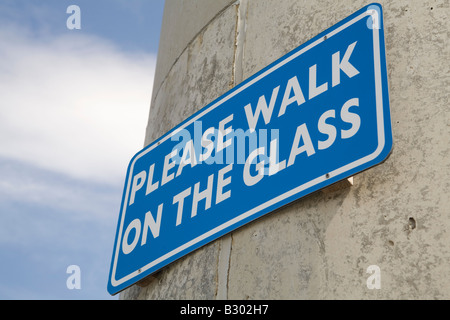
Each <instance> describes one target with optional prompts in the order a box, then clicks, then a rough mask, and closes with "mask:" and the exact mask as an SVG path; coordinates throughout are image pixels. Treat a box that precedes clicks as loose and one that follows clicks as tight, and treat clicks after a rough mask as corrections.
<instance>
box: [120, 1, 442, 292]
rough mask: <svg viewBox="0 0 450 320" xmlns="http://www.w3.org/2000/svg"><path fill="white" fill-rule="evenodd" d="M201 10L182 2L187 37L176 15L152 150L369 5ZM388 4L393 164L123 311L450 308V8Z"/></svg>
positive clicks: (197, 255) (269, 221)
mask: <svg viewBox="0 0 450 320" xmlns="http://www.w3.org/2000/svg"><path fill="white" fill-rule="evenodd" d="M169 2H172V1H168V3H169ZM194 3H197V5H198V3H199V2H198V1H187V0H185V1H183V6H184V8H185V9H186V11H185V12H187V13H189V12H190V14H192V15H197V16H195V18H194V19H187V18H185V20H183V22H182V23H180V22H179V21H173V20H172V21H171V17H173V16H176V14H174V13H173V11H174V10H177V9H176V8H175V7H176V6H174V5H173V3H172V4H171V5H166V10H165V18H164V23H163V30H162V35H165V34H171V35H172V36H171V37H164V36H162V37H161V46H160V52H159V56H158V65H159V64H160V61H163V64H164V65H165V66H164V69H160V70H165V73H164V72H162V71H161V73H160V74H159V79H160V80H159V81H160V82H159V83H157V82H155V89H154V92H153V99H152V106H151V111H150V117H149V125H148V130H147V135H146V144H148V143H150V142H151V141H153V140H154V139H156V138H158V137H159V136H161V135H162V134H164V133H165V132H167V131H168V130H170V129H171V128H172V127H174V126H175V125H177V124H178V123H179V122H181V121H182V120H184V119H185V118H187V117H188V116H189V115H191V114H192V113H193V112H195V111H197V110H198V109H200V108H202V107H203V106H205V105H206V104H207V103H208V102H210V101H212V100H213V99H215V98H217V97H218V96H220V95H221V94H223V93H224V92H226V91H227V90H228V89H229V88H231V87H232V86H233V85H236V84H237V83H239V82H240V81H242V80H243V79H245V78H247V77H249V76H250V75H252V74H254V73H255V72H257V71H258V70H260V69H261V68H263V67H265V66H266V65H268V64H269V63H271V62H272V61H274V60H275V59H277V58H279V57H280V56H282V55H283V54H285V53H287V52H289V51H290V50H292V49H293V48H295V47H297V46H298V45H300V44H301V43H303V42H305V41H307V40H308V39H310V38H312V37H313V36H315V35H316V34H318V33H319V32H321V31H323V30H324V29H326V28H328V27H330V26H332V25H333V24H335V23H336V22H338V21H340V20H341V19H343V18H345V17H346V16H348V15H349V14H351V13H352V12H354V11H356V10H357V9H359V8H361V7H363V6H364V5H366V4H368V3H370V2H367V1H315V2H313V1H306V0H305V1H299V0H283V1H271V0H241V1H236V2H230V1H220V4H218V3H215V2H214V1H208V2H207V1H202V3H203V5H202V7H201V9H200V8H199V7H196V4H194ZM212 3H214V4H212ZM381 4H382V5H383V9H384V22H385V37H386V51H387V53H386V55H387V61H388V77H389V90H390V102H391V116H392V126H393V134H394V150H393V152H392V154H391V156H390V158H389V159H388V160H387V161H386V162H385V163H383V164H381V165H380V166H378V167H375V168H372V169H370V170H368V171H366V172H363V173H361V174H358V175H356V176H355V180H354V186H352V187H350V188H347V189H344V190H338V191H334V192H328V193H325V192H317V193H315V194H313V195H310V196H308V197H306V198H304V199H301V200H298V201H296V202H294V203H293V204H291V205H289V206H287V207H284V208H282V209H280V210H277V211H276V212H273V213H271V214H268V215H266V216H264V217H263V218H261V219H259V220H257V221H256V222H253V223H251V224H249V225H247V226H245V227H243V228H241V229H239V230H237V231H235V232H233V233H231V235H228V236H225V237H223V238H222V239H219V240H217V241H215V242H213V243H211V244H209V245H207V246H205V247H203V248H201V249H199V250H197V251H195V252H194V253H192V254H190V255H188V256H186V257H185V258H182V259H180V260H178V261H177V262H175V263H173V264H172V265H170V266H168V267H167V268H165V269H164V270H163V271H162V272H161V273H159V274H158V276H157V277H158V278H157V279H156V280H154V281H152V282H151V283H150V284H149V285H148V286H146V287H143V288H141V287H138V286H133V287H131V288H130V289H128V290H126V291H124V292H123V293H122V294H121V298H122V299H184V298H192V299H197V298H201V299H215V298H220V299H223V298H228V299H450V277H449V276H448V275H449V274H450V231H449V229H450V200H449V198H450V197H449V193H450V183H449V181H450V175H449V172H450V160H449V159H450V155H449V145H450V139H449V136H450V116H449V111H450V105H449V91H450V83H449V80H450V70H449V65H450V46H449V39H448V35H449V30H450V23H449V21H448V12H449V9H450V8H449V2H448V1H446V0H439V1H417V0H414V1H408V0H399V1H393V0H391V1H381ZM199 16H201V17H202V19H200V18H199ZM192 20H196V21H195V22H192ZM198 21H201V22H202V23H203V24H204V25H203V26H201V23H200V24H199V23H198ZM181 29H183V30H181ZM188 29H190V30H197V31H190V33H189V32H186V30H188ZM188 34H189V35H191V36H192V39H189V36H187V35H188ZM181 38H183V39H182V40H179V39H181ZM172 41H174V43H171V42H172ZM183 46H184V47H183ZM175 47H176V48H177V51H176V52H179V53H178V55H177V54H173V53H172V54H171V53H169V51H170V50H172V49H171V48H175ZM161 48H162V49H161ZM369 265H378V266H379V267H380V270H381V289H379V290H377V289H373V290H369V289H368V288H367V286H366V280H367V278H368V277H369V274H367V273H366V269H367V267H368V266H369Z"/></svg>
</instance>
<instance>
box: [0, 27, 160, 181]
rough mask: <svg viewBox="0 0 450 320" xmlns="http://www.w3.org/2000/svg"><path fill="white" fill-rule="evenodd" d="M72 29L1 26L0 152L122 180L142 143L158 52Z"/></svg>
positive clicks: (81, 175) (85, 175)
mask: <svg viewBox="0 0 450 320" xmlns="http://www.w3.org/2000/svg"><path fill="white" fill-rule="evenodd" d="M73 32H74V33H72V34H70V35H67V34H66V35H64V36H54V37H46V38H41V39H40V40H39V41H38V40H35V39H34V38H33V36H32V34H31V33H28V32H26V30H24V29H19V28H9V29H3V30H0V43H1V46H0V97H1V100H0V146H1V147H0V156H3V157H7V158H10V159H16V160H20V161H24V162H27V163H30V164H33V165H35V166H39V167H41V168H44V169H48V170H52V171H56V172H58V173H64V174H67V175H69V176H71V177H75V178H78V179H83V180H91V181H95V182H102V183H108V184H115V185H117V183H119V184H120V183H122V181H123V178H124V176H125V173H126V167H127V164H128V161H129V160H130V159H131V157H132V156H133V155H134V154H135V153H136V152H137V151H139V150H140V149H141V148H142V146H143V141H144V135H145V128H146V123H147V117H148V112H149V108H150V98H151V90H152V87H153V74H154V67H155V60H156V59H155V57H154V56H152V55H146V54H129V53H127V54H125V53H122V52H120V51H119V50H118V49H116V48H115V47H114V46H113V45H111V44H110V43H107V42H105V41H104V40H102V39H100V38H98V37H93V36H89V35H85V34H83V33H82V32H81V33H80V32H78V31H73ZM76 32H78V33H76Z"/></svg>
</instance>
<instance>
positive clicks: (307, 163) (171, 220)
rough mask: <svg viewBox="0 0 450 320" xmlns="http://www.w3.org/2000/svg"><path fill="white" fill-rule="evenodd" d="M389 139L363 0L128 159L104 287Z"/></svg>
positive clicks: (364, 156)
mask: <svg viewBox="0 0 450 320" xmlns="http://www.w3.org/2000/svg"><path fill="white" fill-rule="evenodd" d="M391 148H392V134H391V124H390V111H389V99H388V85H387V74H386V59H385V45H384V34H383V21H382V12H381V6H380V5H378V4H373V5H370V6H367V7H364V8H362V9H361V10H359V11H357V12H356V13H354V14H352V15H351V16H349V17H348V18H346V19H345V20H343V21H341V22H339V23H338V24H336V25H335V26H333V27H331V28H329V29H328V30H326V31H324V32H322V33H321V34H319V35H318V36H316V37H315V38H313V39H311V40H310V41H308V42H306V43H305V44H303V45H301V46H300V47H298V48H296V49H294V50H293V51H291V52H289V53H288V54H286V55H285V56H283V57H282V58H280V59H278V60H277V61H275V62H274V63H272V64H271V65H269V66H267V67H266V68H264V69H263V70H261V71H259V72H258V73H256V74H255V75H253V76H252V77H250V78H249V79H247V80H245V81H244V82H242V83H241V84H239V85H238V86H236V87H235V88H233V89H232V90H230V91H229V92H227V93H226V94H224V95H223V96H221V97H220V98H218V99H217V100H215V101H213V102H212V103H210V104H209V105H207V106H206V107H204V108H203V109H201V110H200V111H199V112H197V113H195V114H194V115H192V116H191V117H190V118H188V119H186V120H185V121H184V122H182V123H181V124H179V125H178V126H177V127H176V128H174V129H172V130H171V131H169V132H168V133H166V134H165V135H164V136H162V137H161V138H159V139H158V140H156V141H154V142H153V143H152V144H150V145H149V146H147V147H146V148H144V149H143V150H141V151H140V152H138V153H137V154H136V155H135V156H134V157H133V158H132V160H131V162H130V164H129V167H128V171H127V176H126V181H125V187H124V193H123V198H122V205H121V210H120V216H119V221H118V226H117V233H116V239H115V244H114V249H113V256H112V261H111V269H110V276H109V282H108V291H109V292H110V293H111V294H116V293H117V292H119V291H121V290H123V289H125V288H126V287H128V286H130V285H132V284H133V283H135V282H136V281H138V280H140V279H142V278H144V277H146V276H148V275H150V274H152V273H154V272H155V271H157V270H159V269H161V268H162V267H164V266H166V265H168V264H169V263H171V262H173V261H174V260H176V259H178V258H180V257H182V256H184V255H186V254H188V253H190V252H192V251H193V250H195V249H197V248H199V247H201V246H203V245H205V244H206V243H209V242H211V241H212V240H214V239H217V238H218V237H220V236H222V235H224V234H226V233H228V232H230V231H233V230H235V229H236V228H238V227H241V226H243V225H244V224H246V223H248V222H250V221H252V220H254V219H257V218H259V217H261V216H262V215H264V214H266V213H268V212H271V211H273V210H274V209H277V208H279V207H281V206H283V205H286V204H287V203H289V202H292V201H294V200H296V199H299V198H301V197H303V196H305V195H307V194H310V193H311V192H314V191H316V190H319V189H321V188H324V187H326V186H328V185H330V184H333V183H335V182H337V181H339V180H342V179H345V178H347V177H350V176H352V175H354V174H356V173H358V172H360V171H362V170H366V169H368V168H370V167H372V166H374V165H376V164H379V163H381V162H383V161H384V160H385V159H386V158H387V157H388V155H389V153H390V151H391Z"/></svg>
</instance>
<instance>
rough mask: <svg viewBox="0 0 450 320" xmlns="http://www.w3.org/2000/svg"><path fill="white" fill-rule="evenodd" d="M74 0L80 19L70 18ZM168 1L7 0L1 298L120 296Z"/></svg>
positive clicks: (0, 67) (0, 146) (1, 67)
mask: <svg viewBox="0 0 450 320" xmlns="http://www.w3.org/2000/svg"><path fill="white" fill-rule="evenodd" d="M73 4H75V5H78V6H79V7H80V11H81V29H80V30H69V29H68V28H67V26H66V21H67V19H68V18H69V16H70V14H67V13H66V9H67V7H68V6H69V5H73ZM163 6H164V1H163V0H152V1H149V0H95V1H92V0H84V1H81V0H78V1H76V0H70V1H64V0H39V1H35V0H0V97H1V99H0V299H111V298H112V299H117V296H116V297H110V296H109V294H108V293H107V291H106V284H107V278H108V272H109V265H110V259H111V254H112V247H113V244H114V237H115V231H116V230H115V229H116V223H117V218H118V214H119V209H120V201H121V197H122V188H123V183H124V178H125V174H126V168H127V165H128V162H129V160H130V159H131V157H132V156H133V155H134V154H135V153H136V152H138V151H139V150H140V149H141V148H142V147H143V143H144V136H145V128H146V125H147V117H148V112H149V109H150V98H151V91H152V87H153V74H154V69H155V64H156V54H157V49H158V42H159V34H160V27H161V22H162V13H163ZM69 265H78V266H79V267H80V270H81V277H80V279H81V289H79V290H77V289H73V290H69V289H68V288H67V286H66V280H67V278H68V277H69V276H70V274H67V273H66V269H67V267H68V266H69Z"/></svg>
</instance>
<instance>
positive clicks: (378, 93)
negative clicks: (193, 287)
mask: <svg viewBox="0 0 450 320" xmlns="http://www.w3.org/2000/svg"><path fill="white" fill-rule="evenodd" d="M368 15H371V16H372V17H373V18H374V19H375V21H380V17H379V12H378V10H376V9H370V6H369V7H368V10H366V11H364V12H363V13H361V14H360V15H359V16H357V17H355V18H353V19H352V20H350V21H348V22H346V23H344V24H343V25H342V26H340V27H338V28H336V29H334V30H332V31H330V32H329V33H328V34H326V38H327V39H328V38H330V37H332V36H334V35H335V34H337V33H339V32H340V31H342V30H344V29H346V28H348V27H349V26H351V25H352V24H354V23H356V22H358V21H359V20H361V19H363V18H364V17H366V16H368ZM372 30H373V48H374V67H375V70H374V71H375V100H376V114H377V133H378V147H377V149H376V150H375V151H374V152H373V153H372V154H370V155H368V156H365V157H363V158H361V159H358V160H356V161H354V162H352V163H349V164H347V165H345V166H343V167H341V168H339V169H336V170H334V171H332V172H330V173H329V176H328V178H327V177H325V176H320V177H317V178H316V179H314V180H311V181H309V182H307V183H304V184H302V185H300V186H298V187H296V188H294V189H292V190H290V191H288V192H285V193H283V194H282V195H279V196H278V197H275V198H273V199H271V200H269V201H267V202H265V203H263V204H261V205H259V206H257V207H255V208H253V209H251V210H249V211H247V212H245V213H242V214H241V215H239V216H237V217H235V218H233V219H231V220H229V221H227V222H225V223H223V224H221V225H220V226H218V227H216V228H214V229H212V230H210V231H208V232H206V233H204V234H202V235H201V236H198V237H197V238H195V239H192V240H191V241H189V242H187V243H185V244H183V245H182V246H180V247H178V248H176V249H174V250H172V251H170V252H168V253H166V254H165V255H163V256H161V257H159V258H158V259H156V260H154V261H152V262H150V263H148V264H147V265H145V266H143V267H141V268H139V269H138V270H136V271H134V272H132V273H130V274H129V275H127V276H125V277H123V278H122V279H119V280H116V279H115V274H116V267H117V259H118V257H119V250H120V245H121V239H122V237H123V235H122V232H123V225H124V221H125V213H126V208H127V206H126V205H124V206H123V211H122V219H121V221H120V227H119V232H118V236H117V244H116V248H115V253H114V263H113V269H112V274H111V285H112V286H114V287H117V286H119V285H121V284H122V283H124V282H126V281H128V280H130V279H132V278H134V277H136V276H138V275H140V274H141V273H142V272H144V271H146V270H148V269H149V268H151V267H153V266H155V265H157V264H159V263H161V262H163V261H165V260H167V259H169V258H170V257H172V256H174V255H176V254H178V253H179V252H181V251H183V250H185V249H187V248H189V247H191V246H193V245H195V244H196V243H198V242H200V241H202V240H204V239H206V238H208V237H210V236H212V235H214V234H216V233H218V232H220V231H222V230H223V229H226V228H228V227H229V226H232V225H234V224H236V223H238V222H239V221H241V220H243V219H246V218H248V217H250V216H252V215H254V214H255V213H258V212H260V211H261V210H263V209H265V208H267V207H270V206H272V205H274V204H276V203H278V202H280V201H283V200H284V199H287V198H289V197H291V196H293V195H295V194H297V193H299V192H301V191H303V190H306V189H308V188H311V187H313V186H314V185H316V184H319V183H321V182H323V181H325V180H328V179H329V178H330V177H333V176H337V175H339V174H342V173H345V172H347V171H349V170H351V169H353V168H355V167H358V166H361V165H363V164H365V163H367V162H369V161H371V160H373V159H375V158H376V157H377V156H378V155H379V154H380V153H381V152H382V150H383V148H384V144H385V132H384V121H383V120H384V115H383V94H382V81H381V52H380V39H379V32H380V28H372ZM323 41H324V37H323V36H322V37H320V38H319V39H317V40H316V41H314V42H312V43H310V44H309V45H307V46H305V47H304V48H302V49H301V50H299V51H298V52H296V53H295V54H293V55H291V56H289V57H288V58H286V59H284V60H283V61H281V62H279V63H278V64H276V65H275V66H273V67H272V68H270V69H268V70H266V71H265V72H263V73H261V74H260V75H259V76H257V77H255V78H254V79H252V80H251V81H249V82H248V83H246V84H245V85H243V86H242V87H240V88H238V89H237V90H235V91H233V92H231V93H230V94H228V95H227V96H225V97H224V98H222V99H221V100H219V101H217V102H216V103H215V104H213V105H212V106H210V107H209V108H207V109H205V110H204V111H203V112H200V113H199V114H197V115H195V116H194V117H192V118H191V119H189V120H188V121H186V122H185V123H184V124H182V125H181V126H180V127H178V128H176V129H175V130H174V131H173V132H172V133H170V134H168V135H166V136H164V137H163V138H161V140H159V141H158V143H156V141H155V143H154V144H153V145H152V146H150V147H149V148H148V149H145V150H143V152H142V153H141V154H138V155H136V157H135V158H134V160H133V162H132V163H131V165H130V171H129V172H130V173H132V172H133V168H134V164H135V163H136V161H137V160H138V159H139V158H141V157H142V156H144V155H146V154H147V153H148V152H150V151H151V150H153V149H154V148H155V147H156V146H158V145H159V144H161V143H163V142H164V141H166V140H167V139H169V138H171V137H172V136H174V135H176V134H177V133H178V132H179V131H180V130H182V129H184V128H185V127H186V126H188V125H190V124H191V123H193V122H194V121H196V120H197V119H199V118H200V117H202V116H203V115H205V114H206V113H208V112H210V111H212V110H214V109H215V108H217V107H218V106H220V105H221V104H223V103H224V102H225V101H227V100H229V99H230V98H232V97H234V96H235V95H236V94H238V93H240V92H241V91H243V90H245V89H246V88H248V87H249V86H251V85H253V84H254V83H256V82H258V81H259V80H261V79H262V78H264V77H266V76H267V75H268V74H270V73H272V72H273V71H275V70H277V69H278V68H280V67H282V66H283V65H285V64H286V63H288V62H290V61H291V60H293V59H295V58H297V57H298V56H300V55H302V54H303V53H305V52H306V51H308V50H310V49H311V48H313V47H315V46H316V45H318V44H320V43H322V42H323ZM131 178H132V175H131V174H130V176H129V177H128V183H127V191H126V193H125V199H124V204H126V203H128V195H129V192H130V186H131ZM119 235H120V236H119Z"/></svg>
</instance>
